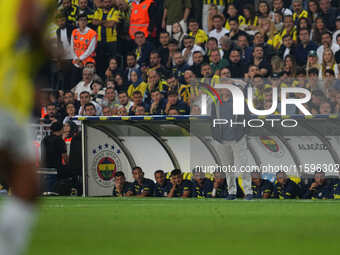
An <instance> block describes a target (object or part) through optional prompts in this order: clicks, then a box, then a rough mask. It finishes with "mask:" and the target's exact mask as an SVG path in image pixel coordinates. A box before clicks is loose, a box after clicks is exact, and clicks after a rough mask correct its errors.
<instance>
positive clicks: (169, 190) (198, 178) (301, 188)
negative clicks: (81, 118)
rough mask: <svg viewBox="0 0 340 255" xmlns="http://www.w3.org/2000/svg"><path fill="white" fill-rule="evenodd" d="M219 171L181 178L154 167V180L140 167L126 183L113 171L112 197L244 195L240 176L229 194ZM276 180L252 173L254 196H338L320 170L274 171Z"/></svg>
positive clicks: (338, 188) (178, 172)
mask: <svg viewBox="0 0 340 255" xmlns="http://www.w3.org/2000/svg"><path fill="white" fill-rule="evenodd" d="M225 174H226V173H223V172H215V173H214V174H213V175H212V176H207V175H206V174H205V173H203V172H201V171H193V173H192V176H191V180H188V179H187V178H185V179H184V178H183V176H184V175H183V173H182V172H181V170H179V169H175V170H173V171H171V172H170V173H165V172H164V171H163V170H157V171H155V173H154V177H155V180H156V183H154V182H153V181H152V180H150V179H147V178H144V173H143V170H142V169H141V168H140V167H134V168H133V169H132V175H133V178H134V182H132V183H129V182H127V181H126V179H125V175H124V173H123V172H117V173H116V177H115V186H114V189H113V193H112V194H113V196H114V197H123V196H136V197H152V196H153V197H169V198H171V197H181V198H187V197H193V198H225V199H235V198H245V194H244V192H243V188H242V181H241V180H240V178H241V177H238V178H237V181H236V183H237V195H236V197H234V196H229V195H228V187H227V183H226V179H225ZM275 179H276V180H275V181H274V182H271V181H269V180H266V179H264V178H263V177H262V176H261V174H260V173H257V172H254V173H252V191H253V198H255V199H269V198H273V199H299V198H301V199H340V185H339V183H340V181H339V179H329V178H326V176H325V173H324V172H322V171H317V172H315V174H314V176H313V178H306V179H302V180H293V179H290V178H289V176H287V174H286V173H285V172H277V173H276V178H275Z"/></svg>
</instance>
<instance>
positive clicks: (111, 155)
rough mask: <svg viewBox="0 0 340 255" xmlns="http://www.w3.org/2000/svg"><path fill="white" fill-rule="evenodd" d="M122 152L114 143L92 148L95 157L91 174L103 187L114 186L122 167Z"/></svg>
mask: <svg viewBox="0 0 340 255" xmlns="http://www.w3.org/2000/svg"><path fill="white" fill-rule="evenodd" d="M120 153H121V151H120V149H119V148H116V147H115V146H114V145H109V144H104V145H99V146H98V147H95V148H94V149H93V150H92V154H94V159H93V163H92V167H91V174H92V176H93V178H94V179H95V180H96V182H97V183H98V184H99V185H100V186H102V187H112V186H113V183H114V177H115V176H116V172H117V171H120V169H121V168H122V166H121V162H120V159H119V154H120Z"/></svg>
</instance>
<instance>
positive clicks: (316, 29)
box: [312, 17, 327, 44]
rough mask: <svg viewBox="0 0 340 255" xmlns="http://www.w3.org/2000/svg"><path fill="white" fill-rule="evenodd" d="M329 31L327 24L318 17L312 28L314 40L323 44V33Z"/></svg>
mask: <svg viewBox="0 0 340 255" xmlns="http://www.w3.org/2000/svg"><path fill="white" fill-rule="evenodd" d="M324 32H327V28H326V25H325V23H324V21H323V19H322V18H321V17H318V18H316V20H315V23H314V25H313V29H312V41H314V42H316V43H317V44H321V35H322V34H323V33H324Z"/></svg>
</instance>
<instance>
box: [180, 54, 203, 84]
mask: <svg viewBox="0 0 340 255" xmlns="http://www.w3.org/2000/svg"><path fill="white" fill-rule="evenodd" d="M192 60H193V65H192V66H191V67H190V69H191V70H192V71H193V72H194V73H195V75H196V76H197V77H199V76H201V65H202V64H203V62H204V56H203V54H202V52H201V51H195V52H194V53H193V57H192ZM184 73H185V72H184ZM183 78H184V75H183ZM183 83H185V82H183Z"/></svg>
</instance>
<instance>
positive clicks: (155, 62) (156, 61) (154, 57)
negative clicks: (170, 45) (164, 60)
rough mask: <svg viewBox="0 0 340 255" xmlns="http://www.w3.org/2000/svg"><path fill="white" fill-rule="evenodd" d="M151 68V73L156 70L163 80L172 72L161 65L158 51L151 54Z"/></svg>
mask: <svg viewBox="0 0 340 255" xmlns="http://www.w3.org/2000/svg"><path fill="white" fill-rule="evenodd" d="M149 61H150V66H149V71H151V70H156V71H157V72H158V73H159V74H160V76H161V77H162V78H164V77H166V76H167V75H168V74H169V73H170V72H169V71H168V70H167V69H165V68H164V66H162V65H161V56H160V54H159V52H158V51H157V50H153V51H151V53H150V58H149Z"/></svg>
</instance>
